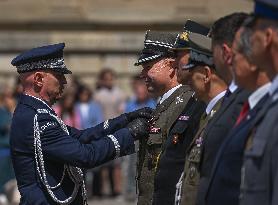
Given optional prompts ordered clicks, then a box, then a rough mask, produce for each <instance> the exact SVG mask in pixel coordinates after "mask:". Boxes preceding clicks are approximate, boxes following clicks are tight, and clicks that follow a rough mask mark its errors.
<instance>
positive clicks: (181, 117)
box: [179, 115, 189, 121]
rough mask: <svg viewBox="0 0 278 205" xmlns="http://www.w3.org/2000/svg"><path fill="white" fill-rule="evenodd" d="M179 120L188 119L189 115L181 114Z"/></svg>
mask: <svg viewBox="0 0 278 205" xmlns="http://www.w3.org/2000/svg"><path fill="white" fill-rule="evenodd" d="M179 120H181V121H187V120H189V116H188V115H181V116H179Z"/></svg>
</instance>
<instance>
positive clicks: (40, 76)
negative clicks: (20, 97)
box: [34, 72, 45, 88]
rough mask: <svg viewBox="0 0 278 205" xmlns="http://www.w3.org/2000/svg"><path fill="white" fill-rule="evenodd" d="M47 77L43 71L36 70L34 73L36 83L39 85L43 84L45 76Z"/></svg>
mask: <svg viewBox="0 0 278 205" xmlns="http://www.w3.org/2000/svg"><path fill="white" fill-rule="evenodd" d="M44 77H45V74H44V73H43V72H35V73H34V84H35V85H36V86H37V87H40V88H41V87H42V86H43V78H44Z"/></svg>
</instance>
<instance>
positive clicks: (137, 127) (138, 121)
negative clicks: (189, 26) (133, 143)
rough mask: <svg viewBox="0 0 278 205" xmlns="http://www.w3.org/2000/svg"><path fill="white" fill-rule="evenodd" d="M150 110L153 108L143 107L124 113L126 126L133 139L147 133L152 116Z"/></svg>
mask: <svg viewBox="0 0 278 205" xmlns="http://www.w3.org/2000/svg"><path fill="white" fill-rule="evenodd" d="M152 112H153V109H151V108H148V107H145V108H142V109H139V110H136V111H133V112H129V113H126V114H125V115H126V117H127V120H128V121H129V123H128V125H127V128H128V129H129V131H130V133H131V135H132V136H133V137H134V139H135V140H138V139H139V138H141V137H145V136H147V135H148V134H149V131H150V127H151V119H152V117H153V116H152Z"/></svg>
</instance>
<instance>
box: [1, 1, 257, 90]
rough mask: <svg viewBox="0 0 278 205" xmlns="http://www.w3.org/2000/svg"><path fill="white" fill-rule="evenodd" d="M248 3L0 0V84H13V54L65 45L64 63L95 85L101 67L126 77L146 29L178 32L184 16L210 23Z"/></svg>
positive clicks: (249, 4) (125, 79)
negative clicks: (11, 63) (63, 43)
mask: <svg viewBox="0 0 278 205" xmlns="http://www.w3.org/2000/svg"><path fill="white" fill-rule="evenodd" d="M251 9H252V2H251V1H248V0H233V1H230V0H171V1H169V0H153V1H148V0H106V1H103V0H47V1H45V0H0V84H1V83H2V84H6V83H10V82H12V79H13V78H14V76H15V75H16V74H15V69H14V68H12V67H11V65H10V61H11V59H12V58H13V56H15V55H17V54H18V53H20V52H21V51H23V50H26V49H29V48H31V47H34V46H40V45H44V44H51V43H57V42H65V43H66V56H65V59H66V64H67V65H68V66H69V67H70V69H71V70H72V71H73V72H74V73H75V74H76V75H78V76H79V77H80V78H81V79H82V80H83V81H84V82H86V83H87V84H89V85H90V86H92V87H93V85H94V83H95V78H96V74H97V73H98V71H99V70H100V69H101V68H102V67H111V68H113V69H115V71H117V73H118V76H119V81H118V82H119V84H120V86H121V87H123V88H124V89H126V90H128V88H129V86H128V78H129V77H130V75H132V74H133V73H136V72H139V71H140V68H136V67H134V66H133V63H134V62H135V59H136V56H137V54H138V52H139V51H140V49H141V48H142V46H143V39H144V33H145V31H146V30H147V29H153V30H165V31H180V30H181V29H182V27H183V24H184V22H185V20H186V19H187V18H190V19H192V20H196V21H198V22H200V23H203V24H206V25H210V24H211V23H212V22H213V21H214V20H216V19H217V18H219V17H220V16H223V15H226V14H229V13H231V12H234V11H250V10H251Z"/></svg>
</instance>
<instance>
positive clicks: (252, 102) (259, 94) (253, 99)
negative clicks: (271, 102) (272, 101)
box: [248, 83, 271, 110]
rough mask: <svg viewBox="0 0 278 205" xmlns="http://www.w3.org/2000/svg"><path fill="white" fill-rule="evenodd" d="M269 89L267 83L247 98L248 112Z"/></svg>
mask: <svg viewBox="0 0 278 205" xmlns="http://www.w3.org/2000/svg"><path fill="white" fill-rule="evenodd" d="M270 87H271V83H267V84H265V85H263V86H261V87H259V88H258V89H257V90H255V91H254V92H253V93H252V94H251V95H250V96H249V97H248V103H249V108H250V110H251V109H253V108H254V107H255V106H256V105H257V104H258V102H259V101H260V100H261V99H262V98H263V97H264V96H265V95H266V94H267V93H268V92H269V89H270Z"/></svg>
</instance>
